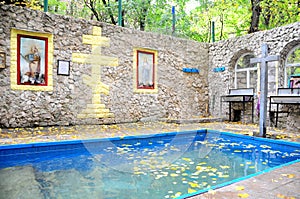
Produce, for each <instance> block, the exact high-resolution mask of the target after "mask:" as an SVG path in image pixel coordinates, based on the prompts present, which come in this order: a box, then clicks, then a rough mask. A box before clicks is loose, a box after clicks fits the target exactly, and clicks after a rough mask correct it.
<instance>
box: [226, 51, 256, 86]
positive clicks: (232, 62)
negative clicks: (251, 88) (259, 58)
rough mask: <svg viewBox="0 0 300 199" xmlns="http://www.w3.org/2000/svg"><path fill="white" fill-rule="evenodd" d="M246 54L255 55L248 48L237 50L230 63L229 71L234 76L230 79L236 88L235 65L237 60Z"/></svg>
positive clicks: (231, 84)
mask: <svg viewBox="0 0 300 199" xmlns="http://www.w3.org/2000/svg"><path fill="white" fill-rule="evenodd" d="M245 54H253V55H255V53H254V52H253V51H252V50H248V49H241V50H239V51H237V52H235V53H234V54H233V56H232V57H231V58H230V61H229V63H228V72H230V73H231V74H232V78H231V79H230V83H229V84H230V87H231V88H234V86H235V85H234V81H235V76H234V72H235V65H236V63H237V61H238V60H239V58H240V57H241V56H243V55H245Z"/></svg>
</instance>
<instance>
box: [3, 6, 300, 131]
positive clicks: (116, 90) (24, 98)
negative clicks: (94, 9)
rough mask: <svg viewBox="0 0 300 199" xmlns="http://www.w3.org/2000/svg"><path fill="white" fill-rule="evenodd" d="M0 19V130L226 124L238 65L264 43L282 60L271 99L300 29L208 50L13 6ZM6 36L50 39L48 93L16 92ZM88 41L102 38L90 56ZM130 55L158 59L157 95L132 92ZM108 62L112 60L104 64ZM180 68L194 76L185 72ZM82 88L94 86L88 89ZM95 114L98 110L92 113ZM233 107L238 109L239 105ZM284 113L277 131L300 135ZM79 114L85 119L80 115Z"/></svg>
mask: <svg viewBox="0 0 300 199" xmlns="http://www.w3.org/2000/svg"><path fill="white" fill-rule="evenodd" d="M0 18H1V21H0V25H1V26H0V51H3V52H5V53H6V67H5V68H4V69H1V68H0V93H1V95H0V126H2V127H24V126H46V125H75V124H103V123H122V122H134V121H149V120H157V119H161V118H169V119H185V118H193V117H195V116H197V117H202V116H208V115H209V114H210V115H211V116H213V117H222V118H226V119H227V118H228V106H227V105H226V104H223V107H222V110H221V109H220V96H222V95H225V94H227V93H228V90H229V89H230V88H234V67H235V63H236V61H237V60H238V58H239V57H240V56H241V55H242V54H244V53H246V52H250V53H253V54H254V55H255V56H257V57H260V56H261V45H262V44H263V43H267V44H268V45H269V54H270V55H280V60H279V61H278V62H272V63H269V73H268V74H269V84H268V86H269V94H275V93H276V89H277V88H278V87H284V62H285V58H286V56H287V53H288V52H289V51H290V50H291V49H292V48H293V47H294V46H296V45H298V44H299V43H300V23H295V24H290V25H288V26H284V27H280V28H276V29H273V30H270V31H262V32H257V33H254V34H249V35H245V36H242V37H237V38H231V39H228V40H224V41H220V42H216V43H212V44H208V43H199V42H195V41H190V40H185V39H180V38H175V37H171V36H166V35H161V34H156V33H148V32H140V31H137V30H133V29H128V28H122V27H118V26H113V25H109V24H105V23H101V22H96V21H86V20H83V19H75V18H72V17H68V16H60V15H54V14H50V13H44V12H40V11H34V10H30V9H26V8H21V7H14V6H3V5H1V6H0ZM12 30H16V31H25V32H26V31H28V32H31V33H32V34H39V33H41V34H47V35H51V36H52V37H53V49H50V50H49V51H50V53H52V54H53V58H52V59H53V60H52V59H51V60H50V61H52V63H51V67H50V68H51V70H50V71H49V75H50V77H51V78H50V79H52V80H51V82H50V85H49V87H48V88H47V89H45V88H43V87H41V86H38V87H34V86H33V88H32V89H26V88H27V87H26V86H25V85H24V86H22V87H19V86H18V85H14V82H16V79H15V78H16V77H15V76H14V73H15V72H16V71H15V66H16V57H15V55H16V46H15V43H14V42H15V40H16V38H14V37H12ZM95 30H97V31H95ZM90 36H91V37H94V36H95V37H98V36H99V37H101V38H100V40H99V41H103V42H104V43H103V45H104V46H102V47H98V48H99V49H98V48H97V49H95V46H94V45H96V44H95V43H97V42H99V41H95V42H94V40H93V39H90V40H89V41H87V40H88V39H87V37H88V38H90ZM89 42H90V43H89ZM100 43H101V42H100ZM12 45H13V46H12ZM134 49H146V50H147V49H148V50H151V51H155V52H157V64H156V69H157V70H156V75H157V82H156V83H157V90H155V92H145V93H143V92H136V91H137V89H136V85H135V74H136V68H135V67H136V66H135V65H134V64H135V59H136V57H134V55H135V54H134ZM95 50H97V53H98V54H101V56H105V57H106V58H105V59H102V58H99V57H98V58H97V59H96V60H97V61H96V62H97V63H98V65H101V67H100V68H99V71H98V72H97V74H99V78H97V77H96V78H95V77H93V75H95V70H96V69H97V67H96V66H95V65H97V63H96V64H94V65H93V64H92V65H91V64H89V63H88V62H89V61H91V60H89V61H84V60H85V58H82V55H92V54H95ZM99 56H100V55H99ZM86 59H87V60H88V59H90V58H87V57H86ZM106 59H112V60H114V61H112V62H113V63H111V64H107V65H105V64H104V63H106V61H105V60H106ZM58 60H67V61H70V63H71V70H70V75H69V76H62V75H57V72H56V71H57V61H58ZM94 60H95V59H94ZM221 66H225V71H224V72H214V71H213V70H214V68H216V67H221ZM183 68H197V69H199V71H200V72H199V73H186V72H183V71H182V69H183ZM97 70H98V69H97ZM276 72H277V75H276ZM96 76H97V75H96ZM90 77H93V78H91V79H89V78H90ZM88 81H89V82H95V83H97V85H98V84H99V85H100V86H99V87H98V86H94V87H91V86H89V85H88V83H87V82H88ZM16 87H17V89H16ZM255 92H257V90H256V91H255ZM95 96H96V97H95ZM256 103H257V98H256V99H255V106H256ZM87 107H88V108H91V109H88V108H87ZM97 107H98V108H99V110H94V109H97ZM234 108H235V109H237V110H240V109H241V106H237V107H234ZM246 109H247V111H246V114H245V115H242V116H241V120H243V121H245V122H250V120H251V117H250V114H251V112H250V111H249V110H250V107H249V105H247V107H246ZM290 109H291V113H290V114H289V115H288V120H287V119H286V116H284V117H285V118H281V119H280V124H281V126H285V127H290V128H294V129H298V130H299V125H297V124H299V122H300V121H299V120H300V119H299V118H300V117H299V114H300V113H299V108H295V107H291V108H290ZM89 110H93V111H95V112H97V111H100V113H101V114H99V115H101V116H99V115H98V116H97V117H89V116H87V115H88V113H89ZM84 111H85V112H86V113H85V114H86V116H82V112H84ZM79 116H80V117H79ZM255 122H256V123H257V122H258V118H257V116H256V114H255Z"/></svg>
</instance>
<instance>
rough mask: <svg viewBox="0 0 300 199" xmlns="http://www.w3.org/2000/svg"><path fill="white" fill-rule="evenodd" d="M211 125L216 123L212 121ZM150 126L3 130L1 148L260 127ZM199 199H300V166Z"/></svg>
mask: <svg viewBox="0 0 300 199" xmlns="http://www.w3.org/2000/svg"><path fill="white" fill-rule="evenodd" d="M209 121H217V120H214V119H211V120H209ZM172 122H177V123H168V122H148V123H124V124H118V125H116V124H113V125H83V126H69V127H64V126H53V127H35V128H12V129H0V145H6V144H19V143H33V142H53V141H60V140H77V139H92V138H104V137H123V136H128V135H141V134H154V133H162V132H172V131H184V130H195V129H214V130H220V131H226V132H234V133H238V134H246V135H251V136H252V135H256V134H257V133H258V131H259V127H258V125H255V124H242V123H229V122H207V121H206V122H205V123H200V122H199V121H196V122H194V123H191V122H193V121H190V120H189V121H187V122H184V121H172ZM267 132H268V133H267V137H268V138H271V139H282V140H288V141H293V142H300V132H290V131H287V130H286V129H275V128H268V129H267ZM192 198H193V199H200V198H207V199H208V198H209V199H212V198H216V199H219V198H255V199H257V198H262V199H264V198H266V199H271V198H285V199H293V198H299V199H300V163H295V164H292V165H289V166H285V167H282V168H279V169H276V170H273V171H271V172H268V173H264V174H262V175H259V176H255V177H252V178H249V179H247V180H244V181H241V182H238V183H234V184H232V185H229V186H226V187H223V188H219V189H216V190H211V191H209V192H207V193H205V194H201V195H198V196H194V197H192Z"/></svg>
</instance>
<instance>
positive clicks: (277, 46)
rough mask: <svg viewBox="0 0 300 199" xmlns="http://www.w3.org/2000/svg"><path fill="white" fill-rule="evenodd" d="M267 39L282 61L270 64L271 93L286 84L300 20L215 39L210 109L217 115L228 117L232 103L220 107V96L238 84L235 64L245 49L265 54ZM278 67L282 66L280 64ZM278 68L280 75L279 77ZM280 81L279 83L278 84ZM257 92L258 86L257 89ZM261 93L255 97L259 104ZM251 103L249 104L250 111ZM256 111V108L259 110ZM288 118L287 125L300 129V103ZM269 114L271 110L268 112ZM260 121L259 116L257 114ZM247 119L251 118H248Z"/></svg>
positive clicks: (299, 34)
mask: <svg viewBox="0 0 300 199" xmlns="http://www.w3.org/2000/svg"><path fill="white" fill-rule="evenodd" d="M263 43H266V44H268V46H269V55H280V60H279V61H278V62H269V64H268V67H269V68H268V75H269V76H268V90H269V93H268V95H274V94H275V93H276V88H284V87H285V86H284V63H285V59H286V57H287V53H288V52H289V51H290V50H291V49H292V48H293V47H295V46H296V45H299V44H300V23H299V22H298V23H294V24H290V25H287V26H284V27H279V28H275V29H272V30H269V31H261V32H257V33H254V34H248V35H245V36H242V37H237V38H231V39H228V40H224V41H220V42H216V43H213V44H212V45H211V46H210V49H209V73H208V79H209V96H210V104H209V105H210V113H211V114H212V115H213V116H221V117H224V118H225V117H227V118H226V119H228V105H226V104H225V103H223V105H222V110H220V96H222V95H226V94H228V91H229V89H231V88H234V67H235V63H236V61H237V59H238V58H239V57H240V56H241V55H242V54H244V53H246V52H250V53H253V54H254V55H255V56H256V57H261V46H262V44H263ZM220 66H225V67H226V70H225V71H224V72H213V68H215V67H220ZM277 67H278V68H277ZM276 70H277V71H278V77H277V78H276ZM276 82H278V86H277V87H276ZM255 92H256V93H257V89H256V91H255ZM256 104H257V97H256V99H255V106H254V107H256ZM250 109H251V107H250V106H249V107H247V110H248V113H246V114H248V115H249V114H250V111H249V110H250ZM255 112H256V111H255ZM290 112H291V113H290V114H289V118H288V120H287V119H286V116H285V118H281V121H282V125H281V126H284V127H288V128H292V129H296V130H298V131H299V130H300V125H299V123H300V110H299V107H296V106H293V107H291V108H290ZM268 115H269V114H268ZM255 116H256V117H255V120H256V123H258V117H257V115H256V114H255ZM246 122H249V120H248V121H246ZM271 125H272V124H271Z"/></svg>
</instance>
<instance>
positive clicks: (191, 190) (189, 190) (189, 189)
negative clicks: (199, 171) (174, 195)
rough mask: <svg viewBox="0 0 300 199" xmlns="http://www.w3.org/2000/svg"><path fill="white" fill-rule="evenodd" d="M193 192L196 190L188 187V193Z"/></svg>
mask: <svg viewBox="0 0 300 199" xmlns="http://www.w3.org/2000/svg"><path fill="white" fill-rule="evenodd" d="M194 192H196V190H195V189H191V188H188V193H194Z"/></svg>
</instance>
